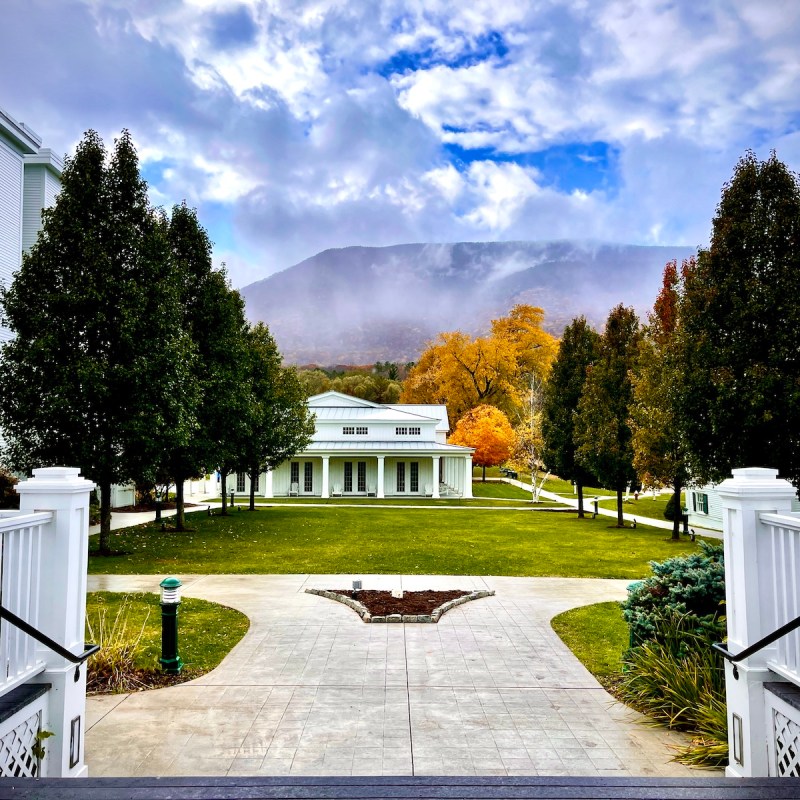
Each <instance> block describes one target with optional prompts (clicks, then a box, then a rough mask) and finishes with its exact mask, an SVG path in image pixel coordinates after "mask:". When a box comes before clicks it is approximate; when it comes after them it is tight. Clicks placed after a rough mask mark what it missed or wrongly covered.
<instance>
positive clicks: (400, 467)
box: [397, 461, 406, 492]
mask: <svg viewBox="0 0 800 800" xmlns="http://www.w3.org/2000/svg"><path fill="white" fill-rule="evenodd" d="M405 490H406V464H405V461H398V462H397V491H398V492H404V491H405Z"/></svg>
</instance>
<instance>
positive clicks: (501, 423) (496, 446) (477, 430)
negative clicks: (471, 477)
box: [449, 405, 514, 481]
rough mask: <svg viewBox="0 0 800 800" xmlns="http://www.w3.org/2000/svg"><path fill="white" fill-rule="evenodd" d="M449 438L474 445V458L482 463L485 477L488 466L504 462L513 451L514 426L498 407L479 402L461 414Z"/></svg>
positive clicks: (480, 464) (475, 462) (461, 443)
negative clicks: (479, 403)
mask: <svg viewBox="0 0 800 800" xmlns="http://www.w3.org/2000/svg"><path fill="white" fill-rule="evenodd" d="M449 441H450V444H460V445H464V446H465V447H474V448H475V454H474V455H473V456H472V461H473V463H474V464H477V465H478V466H479V467H483V478H482V480H484V481H485V480H486V467H496V466H497V465H498V464H502V463H503V462H504V461H505V460H506V459H507V458H508V457H509V455H510V454H511V448H512V447H513V445H514V429H513V428H512V427H511V423H510V422H509V421H508V417H507V416H506V415H505V414H504V413H503V412H502V411H501V410H500V409H499V408H495V406H488V405H480V406H477V407H476V408H472V409H470V410H469V411H467V413H466V414H464V416H463V417H461V419H460V420H459V421H458V424H457V425H456V429H455V431H454V433H453V435H452V436H451V437H450V439H449Z"/></svg>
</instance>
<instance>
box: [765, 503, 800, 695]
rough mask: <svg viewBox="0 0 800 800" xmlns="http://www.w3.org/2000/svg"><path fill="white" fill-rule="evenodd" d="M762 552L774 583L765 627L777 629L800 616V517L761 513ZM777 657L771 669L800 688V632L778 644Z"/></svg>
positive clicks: (769, 590) (769, 592)
mask: <svg viewBox="0 0 800 800" xmlns="http://www.w3.org/2000/svg"><path fill="white" fill-rule="evenodd" d="M759 521H760V523H761V528H762V534H761V535H762V536H764V537H766V541H765V545H766V546H765V547H764V548H763V550H762V552H763V553H764V555H766V556H767V569H768V571H769V574H770V575H771V576H772V580H771V582H767V581H765V582H764V584H763V591H764V593H765V594H766V596H765V597H764V598H763V604H762V609H763V613H765V614H766V617H767V619H766V620H765V623H766V624H765V627H771V628H772V629H773V630H777V629H778V628H780V627H782V626H783V625H786V623H788V622H791V621H792V620H794V619H797V617H799V616H800V585H799V584H798V582H799V581H800V515H796V514H760V515H759ZM776 648H777V654H776V656H775V657H774V658H770V659H769V660H768V662H767V663H768V664H769V667H770V669H772V670H773V671H775V672H777V673H778V674H780V675H781V676H783V677H784V678H786V679H788V680H790V681H791V682H792V683H794V684H796V685H797V686H800V631H798V630H795V631H792V632H791V633H787V634H786V635H785V636H783V637H782V638H780V639H778V641H777V642H776Z"/></svg>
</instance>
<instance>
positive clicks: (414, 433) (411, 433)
mask: <svg viewBox="0 0 800 800" xmlns="http://www.w3.org/2000/svg"><path fill="white" fill-rule="evenodd" d="M421 433H422V428H409V429H408V435H409V436H419V435H420V434H421Z"/></svg>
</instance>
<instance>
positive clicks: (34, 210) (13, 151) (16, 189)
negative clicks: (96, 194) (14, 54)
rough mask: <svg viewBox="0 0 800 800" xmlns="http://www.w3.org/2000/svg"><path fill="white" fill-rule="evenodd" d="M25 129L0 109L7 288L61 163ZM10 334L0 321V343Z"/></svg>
mask: <svg viewBox="0 0 800 800" xmlns="http://www.w3.org/2000/svg"><path fill="white" fill-rule="evenodd" d="M41 145H42V140H41V138H40V137H39V136H37V134H36V133H34V132H33V131H32V130H31V129H30V128H29V127H28V126H27V125H25V124H24V123H22V122H17V121H16V120H15V119H13V118H12V117H11V116H9V115H8V114H7V113H6V112H5V111H3V109H1V108H0V283H2V284H3V285H4V286H8V285H10V283H11V280H12V278H13V275H14V273H15V272H16V271H17V270H18V269H19V265H20V263H21V261H22V253H23V252H24V251H26V250H28V249H30V247H31V246H32V245H33V243H34V242H35V241H36V236H37V234H38V233H39V230H40V229H41V227H42V209H43V208H48V207H49V206H51V205H53V203H55V199H56V195H57V194H58V191H59V189H60V188H61V181H60V177H61V170H62V167H63V163H62V161H61V159H60V158H58V157H57V156H56V155H55V154H54V153H53V151H52V150H50V149H48V148H43V147H42V146H41ZM10 338H11V331H9V330H8V328H7V327H6V326H5V321H4V320H0V342H5V341H8V339H10Z"/></svg>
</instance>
